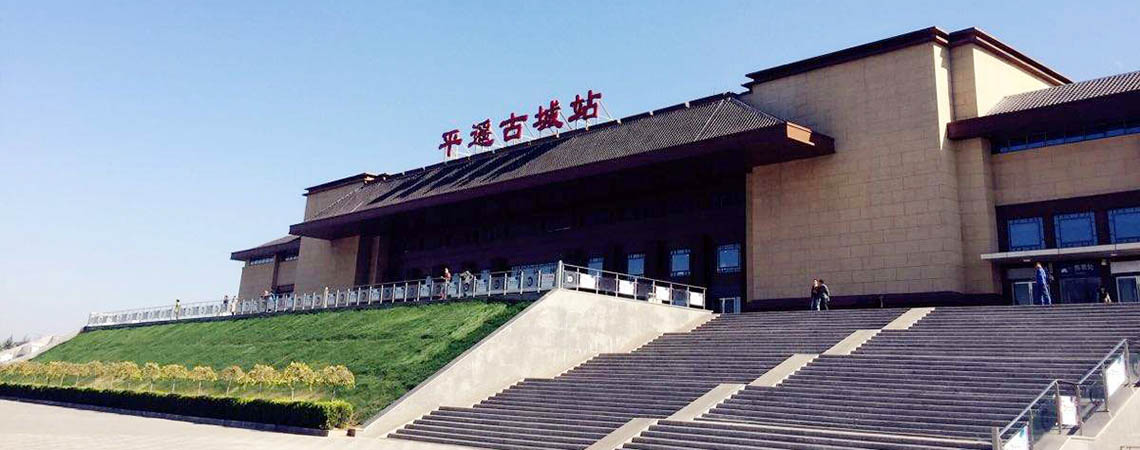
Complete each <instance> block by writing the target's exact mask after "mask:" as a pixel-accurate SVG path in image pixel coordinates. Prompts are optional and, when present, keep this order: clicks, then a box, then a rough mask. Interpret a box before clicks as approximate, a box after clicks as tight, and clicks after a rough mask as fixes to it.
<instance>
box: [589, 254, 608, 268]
mask: <svg viewBox="0 0 1140 450" xmlns="http://www.w3.org/2000/svg"><path fill="white" fill-rule="evenodd" d="M586 266H587V267H589V268H590V269H591V270H605V268H606V258H603V257H601V256H595V257H593V258H590V260H589V261H588V262H587V263H586Z"/></svg>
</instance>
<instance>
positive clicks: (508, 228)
mask: <svg viewBox="0 0 1140 450" xmlns="http://www.w3.org/2000/svg"><path fill="white" fill-rule="evenodd" d="M717 197H719V200H717V201H715V202H714V203H715V204H716V205H717V207H723V206H733V205H735V206H739V205H742V204H743V201H744V194H743V193H739V195H723V196H719V195H718V196H717ZM677 203H681V204H683V202H677ZM691 211H692V210H690V209H688V208H684V207H680V206H678V207H673V208H666V207H664V205H663V204H642V205H635V206H632V207H629V208H613V209H606V208H602V209H594V210H590V211H588V212H585V213H579V214H573V213H570V212H556V213H548V214H536V215H534V216H531V217H529V218H514V219H512V220H507V221H503V222H501V223H483V224H480V225H479V226H478V227H471V228H468V229H465V230H464V229H460V230H454V229H452V230H444V231H443V232H441V233H433V234H428V235H426V236H421V237H414V238H411V239H408V240H406V241H404V242H403V243H402V245H403V246H404V247H403V248H404V249H405V250H409V251H416V250H435V249H438V248H441V247H448V246H461V245H472V244H479V243H491V242H496V241H499V240H504V239H508V238H513V237H524V236H536V235H540V234H545V233H557V232H560V231H567V230H572V229H575V228H579V227H587V226H597V225H607V224H614V223H619V222H627V221H639V220H645V219H651V218H659V217H664V216H666V215H681V214H686V213H689V212H691ZM417 228H418V227H412V228H411V229H412V230H415V229H417ZM401 234H404V235H407V234H411V233H401Z"/></svg>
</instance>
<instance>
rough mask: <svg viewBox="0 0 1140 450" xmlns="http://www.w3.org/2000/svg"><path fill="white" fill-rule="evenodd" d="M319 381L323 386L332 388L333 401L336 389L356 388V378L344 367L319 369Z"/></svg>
mask: <svg viewBox="0 0 1140 450" xmlns="http://www.w3.org/2000/svg"><path fill="white" fill-rule="evenodd" d="M321 379H322V381H323V383H324V384H327V385H329V386H332V388H333V399H336V389H337V388H338V387H343V388H352V387H353V386H356V376H355V375H353V374H352V371H351V370H348V368H347V367H345V366H328V367H325V368H324V369H321Z"/></svg>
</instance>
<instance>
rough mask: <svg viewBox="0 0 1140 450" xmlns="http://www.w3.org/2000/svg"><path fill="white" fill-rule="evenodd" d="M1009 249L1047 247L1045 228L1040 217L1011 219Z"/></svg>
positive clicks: (1014, 250) (1019, 249)
mask: <svg viewBox="0 0 1140 450" xmlns="http://www.w3.org/2000/svg"><path fill="white" fill-rule="evenodd" d="M1008 226H1009V250H1010V251H1013V252H1016V251H1021V250H1040V249H1043V248H1045V228H1044V227H1043V226H1042V224H1041V218H1040V217H1031V218H1028V219H1014V220H1010V221H1009V223H1008Z"/></svg>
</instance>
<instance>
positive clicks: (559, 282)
mask: <svg viewBox="0 0 1140 450" xmlns="http://www.w3.org/2000/svg"><path fill="white" fill-rule="evenodd" d="M564 270H565V269H564V268H563V266H562V260H561V259H560V260H558V269H557V270H556V271H555V276H556V277H557V280H556V281H555V282H554V287H555V288H562V276H563V271H564Z"/></svg>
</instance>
